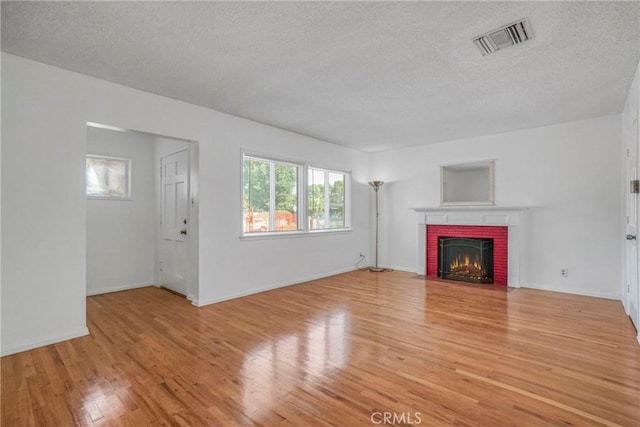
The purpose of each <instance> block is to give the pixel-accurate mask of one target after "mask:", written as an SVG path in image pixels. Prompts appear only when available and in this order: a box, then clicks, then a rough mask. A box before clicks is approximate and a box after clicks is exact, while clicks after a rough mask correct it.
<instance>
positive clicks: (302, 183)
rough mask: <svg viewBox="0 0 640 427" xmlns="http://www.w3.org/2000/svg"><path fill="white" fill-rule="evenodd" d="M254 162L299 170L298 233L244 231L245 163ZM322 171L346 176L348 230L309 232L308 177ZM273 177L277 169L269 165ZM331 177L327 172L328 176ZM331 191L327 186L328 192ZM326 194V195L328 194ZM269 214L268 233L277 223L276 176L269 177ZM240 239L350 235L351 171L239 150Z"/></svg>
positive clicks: (335, 229) (346, 219) (346, 227)
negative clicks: (248, 160) (247, 160)
mask: <svg viewBox="0 0 640 427" xmlns="http://www.w3.org/2000/svg"><path fill="white" fill-rule="evenodd" d="M247 158H250V159H255V160H258V161H266V162H272V163H270V164H274V163H278V164H283V165H289V166H296V167H298V168H299V169H298V212H297V221H298V230H291V231H263V232H258V233H257V232H247V233H245V231H244V202H243V200H244V173H243V172H244V161H245V159H247ZM310 169H316V170H323V171H326V172H332V173H338V174H343V175H344V176H345V190H344V191H345V196H344V197H345V207H344V210H345V227H341V228H324V229H319V230H309V224H308V211H307V203H308V198H309V188H308V182H307V181H308V176H309V170H310ZM269 172H270V174H274V173H275V168H274V167H272V166H269ZM326 176H327V177H328V173H327V175H326ZM326 191H328V189H327V186H325V192H326ZM325 194H326V193H325ZM269 197H270V201H269V211H270V222H271V223H270V224H269V230H272V229H273V228H275V227H274V226H273V224H272V223H273V221H275V214H274V213H275V179H274V176H273V175H271V176H270V180H269ZM239 223H240V227H239V228H240V239H241V240H254V239H271V238H287V237H304V236H314V235H322V234H334V233H345V232H351V171H345V170H340V169H332V168H325V167H321V166H315V165H314V166H312V165H311V164H310V163H309V162H305V161H300V160H296V159H291V158H289V159H287V158H282V157H274V156H272V155H269V154H263V153H259V152H256V151H249V150H244V149H243V150H241V151H240V215H239Z"/></svg>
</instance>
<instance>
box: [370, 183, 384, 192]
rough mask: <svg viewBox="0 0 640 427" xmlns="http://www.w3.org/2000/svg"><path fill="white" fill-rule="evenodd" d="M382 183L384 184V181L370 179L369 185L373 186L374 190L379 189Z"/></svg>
mask: <svg viewBox="0 0 640 427" xmlns="http://www.w3.org/2000/svg"><path fill="white" fill-rule="evenodd" d="M382 184H384V181H369V185H370V186H371V187H373V190H374V191H378V189H379V188H380V187H382Z"/></svg>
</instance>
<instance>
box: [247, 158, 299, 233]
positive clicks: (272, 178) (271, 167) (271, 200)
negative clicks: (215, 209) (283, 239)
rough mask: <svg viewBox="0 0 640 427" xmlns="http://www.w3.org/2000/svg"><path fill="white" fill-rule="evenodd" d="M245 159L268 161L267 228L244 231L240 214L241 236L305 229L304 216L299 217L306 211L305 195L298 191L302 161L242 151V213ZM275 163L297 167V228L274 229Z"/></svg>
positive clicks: (297, 231)
mask: <svg viewBox="0 0 640 427" xmlns="http://www.w3.org/2000/svg"><path fill="white" fill-rule="evenodd" d="M247 159H253V160H256V161H260V162H268V163H269V229H268V230H267V231H261V232H255V231H253V232H245V231H244V215H240V216H241V221H242V223H241V235H242V236H243V237H255V236H264V235H268V236H275V235H280V234H296V233H301V232H304V231H305V226H304V218H302V217H301V213H302V212H306V210H305V208H304V200H305V197H304V195H303V194H301V193H300V191H301V188H303V185H304V183H305V179H304V176H303V175H304V171H305V165H304V163H299V162H296V161H292V160H284V159H276V158H273V157H268V156H263V155H259V154H249V153H245V152H243V153H242V156H241V161H240V196H241V197H240V206H241V212H242V213H244V202H243V200H244V182H243V180H244V174H243V171H244V161H245V160H247ZM276 165H283V166H294V167H296V168H297V169H298V181H297V183H296V185H297V190H298V191H297V193H298V205H297V211H296V220H297V223H298V224H297V230H283V231H277V230H275V228H276V224H275V221H276V177H275V175H276V168H275V167H276Z"/></svg>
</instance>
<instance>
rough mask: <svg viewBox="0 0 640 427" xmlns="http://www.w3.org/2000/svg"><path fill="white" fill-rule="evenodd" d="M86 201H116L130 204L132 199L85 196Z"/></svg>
mask: <svg viewBox="0 0 640 427" xmlns="http://www.w3.org/2000/svg"><path fill="white" fill-rule="evenodd" d="M87 200H116V201H121V202H122V201H123V202H132V201H133V197H109V196H87Z"/></svg>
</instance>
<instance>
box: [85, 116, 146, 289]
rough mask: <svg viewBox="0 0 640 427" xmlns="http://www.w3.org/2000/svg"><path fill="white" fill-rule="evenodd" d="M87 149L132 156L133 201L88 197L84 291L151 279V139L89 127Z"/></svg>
mask: <svg viewBox="0 0 640 427" xmlns="http://www.w3.org/2000/svg"><path fill="white" fill-rule="evenodd" d="M87 154H100V155H106V156H113V157H122V158H127V159H131V198H132V199H131V200H103V199H88V200H87V295H95V294H101V293H105V292H113V291H117V290H123V289H131V288H135V287H140V286H147V285H149V284H153V283H154V282H155V278H154V272H155V265H156V264H155V252H156V217H157V216H156V204H155V198H156V188H155V176H156V174H155V173H154V172H155V138H154V137H153V136H150V135H147V134H144V133H140V132H117V131H113V130H106V129H98V128H94V127H88V128H87Z"/></svg>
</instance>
